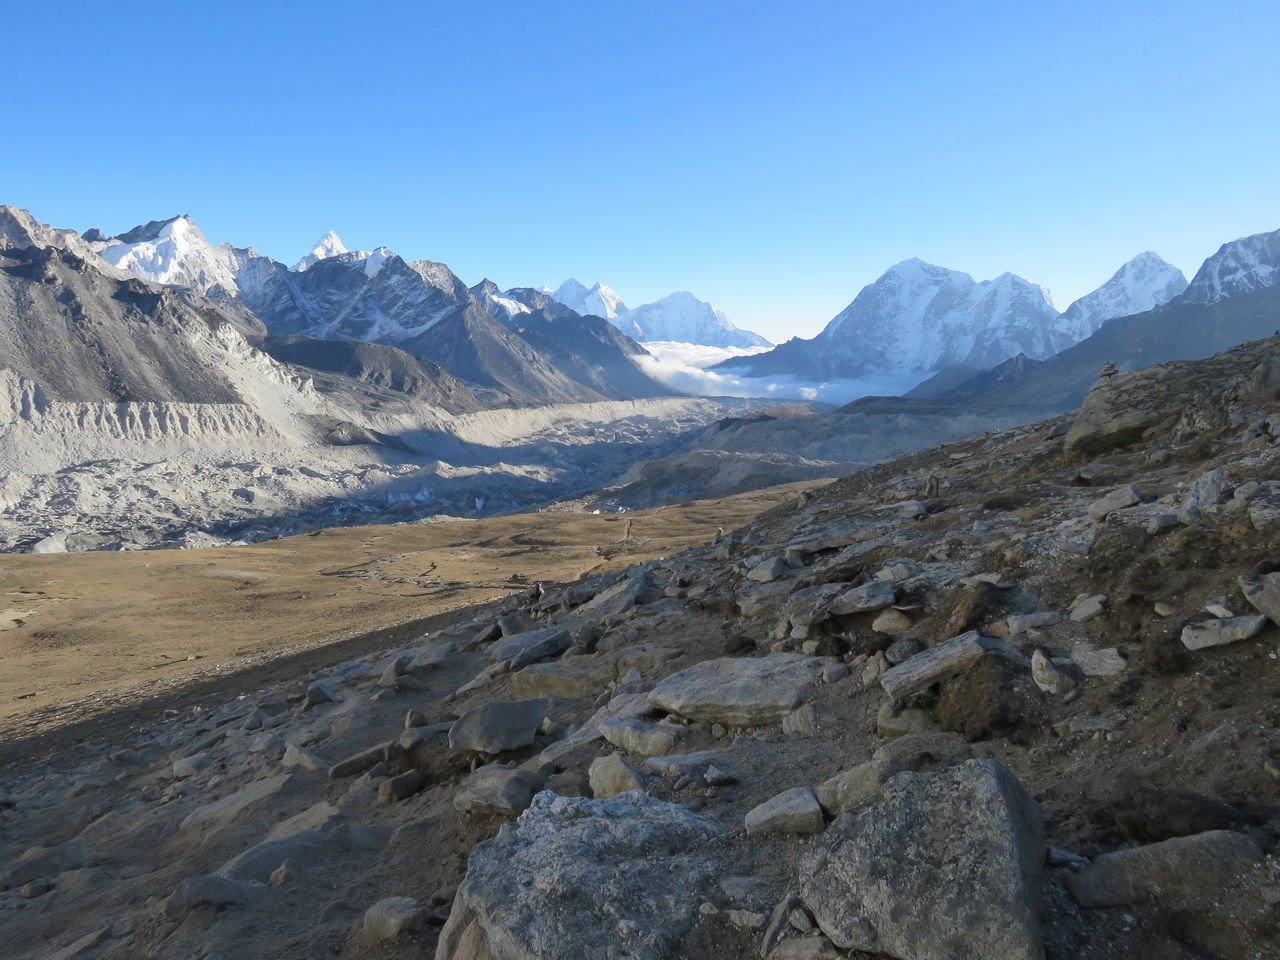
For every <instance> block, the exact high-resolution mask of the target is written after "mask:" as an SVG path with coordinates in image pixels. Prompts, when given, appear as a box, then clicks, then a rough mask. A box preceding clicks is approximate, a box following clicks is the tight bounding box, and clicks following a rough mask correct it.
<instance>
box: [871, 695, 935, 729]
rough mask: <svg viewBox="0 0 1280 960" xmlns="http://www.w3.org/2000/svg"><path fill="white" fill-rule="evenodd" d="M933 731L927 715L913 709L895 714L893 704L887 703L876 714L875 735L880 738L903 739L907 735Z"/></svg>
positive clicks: (931, 721) (931, 720)
mask: <svg viewBox="0 0 1280 960" xmlns="http://www.w3.org/2000/svg"><path fill="white" fill-rule="evenodd" d="M935 729H936V727H935V726H934V723H933V719H932V718H931V717H930V716H929V714H928V713H926V712H925V711H923V710H919V709H917V708H915V707H909V708H907V709H906V710H902V711H900V712H898V713H895V712H894V710H893V703H892V702H887V703H885V704H884V705H883V706H881V708H880V710H879V712H877V713H876V733H878V734H879V735H880V736H882V737H903V736H906V735H907V734H909V733H929V732H932V731H933V730H935Z"/></svg>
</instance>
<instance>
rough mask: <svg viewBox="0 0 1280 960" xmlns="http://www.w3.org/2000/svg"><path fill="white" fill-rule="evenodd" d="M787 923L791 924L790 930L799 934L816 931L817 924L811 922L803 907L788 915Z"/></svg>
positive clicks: (810, 917)
mask: <svg viewBox="0 0 1280 960" xmlns="http://www.w3.org/2000/svg"><path fill="white" fill-rule="evenodd" d="M787 922H788V923H790V924H791V927H792V929H794V930H798V931H800V932H801V933H808V932H809V931H811V930H816V929H817V924H815V923H814V922H813V916H812V915H811V914H810V913H809V911H808V910H806V909H805V908H804V907H796V908H795V909H794V910H792V911H791V912H790V913H788V914H787Z"/></svg>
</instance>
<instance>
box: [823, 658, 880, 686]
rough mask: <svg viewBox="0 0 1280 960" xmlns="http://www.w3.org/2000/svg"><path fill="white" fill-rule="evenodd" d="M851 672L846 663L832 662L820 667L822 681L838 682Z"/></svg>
mask: <svg viewBox="0 0 1280 960" xmlns="http://www.w3.org/2000/svg"><path fill="white" fill-rule="evenodd" d="M852 672H853V671H852V670H850V669H849V666H848V664H844V663H833V664H831V665H830V666H827V667H823V668H822V682H823V683H839V682H840V681H841V680H843V679H844V678H845V677H847V676H849V674H851V673H852ZM873 682H874V681H873Z"/></svg>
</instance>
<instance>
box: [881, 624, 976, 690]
mask: <svg viewBox="0 0 1280 960" xmlns="http://www.w3.org/2000/svg"><path fill="white" fill-rule="evenodd" d="M1000 646H1001V644H1000V641H998V640H993V639H990V638H989V637H984V636H982V635H980V634H979V633H978V631H976V630H970V631H969V632H968V633H962V634H960V636H958V637H952V638H951V639H950V640H944V641H943V642H942V643H940V644H938V645H937V646H936V647H930V648H929V649H928V650H924V651H922V652H921V653H917V654H916V655H915V656H914V657H910V658H909V659H907V660H904V661H902V663H900V664H898V665H897V666H896V667H890V668H889V669H888V670H886V671H885V672H884V674H883V675H881V677H880V686H881V687H883V688H884V692H885V693H887V694H889V696H891V697H894V698H898V697H905V696H908V695H909V694H912V693H915V692H917V691H919V690H924V689H925V688H926V687H931V686H933V684H935V683H937V682H938V681H939V680H944V679H946V678H947V677H949V676H952V675H953V674H956V673H960V672H961V671H962V670H965V669H967V668H968V667H971V666H973V664H975V663H977V662H978V660H979V659H981V657H982V655H983V654H985V653H986V652H987V651H988V650H996V649H999V648H1000Z"/></svg>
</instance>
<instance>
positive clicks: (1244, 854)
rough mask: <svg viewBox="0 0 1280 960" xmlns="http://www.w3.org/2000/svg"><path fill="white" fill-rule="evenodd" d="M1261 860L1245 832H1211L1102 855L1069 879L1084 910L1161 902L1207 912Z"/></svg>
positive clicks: (1258, 852)
mask: <svg viewBox="0 0 1280 960" xmlns="http://www.w3.org/2000/svg"><path fill="white" fill-rule="evenodd" d="M1261 860H1262V851H1261V850H1260V849H1258V845H1257V844H1256V843H1254V842H1253V841H1252V840H1251V839H1249V838H1248V837H1247V836H1245V835H1244V834H1242V833H1236V832H1235V831H1232V830H1211V831H1209V832H1207V833H1198V834H1195V835H1193V836H1190V837H1174V838H1173V839H1171V840H1165V841H1162V842H1161V843H1152V844H1148V845H1147V846H1144V847H1133V848H1130V849H1128V850H1116V851H1113V852H1112V853H1104V854H1103V855H1102V856H1100V857H1095V858H1094V860H1093V862H1092V863H1091V864H1089V866H1087V867H1085V868H1084V869H1083V870H1081V871H1080V872H1078V873H1073V874H1071V875H1069V876H1068V877H1067V888H1068V889H1069V890H1070V891H1071V895H1072V896H1073V897H1075V899H1076V901H1077V902H1078V903H1079V904H1080V905H1081V906H1083V907H1119V906H1129V905H1131V904H1141V903H1151V902H1156V901H1159V902H1162V903H1164V904H1166V905H1168V906H1177V907H1181V908H1183V909H1191V910H1196V909H1205V908H1206V907H1208V906H1209V905H1210V904H1211V903H1212V902H1213V900H1214V899H1215V898H1216V897H1217V896H1219V895H1220V894H1221V892H1222V890H1223V889H1224V888H1226V887H1229V886H1230V885H1231V883H1232V881H1234V880H1235V879H1236V878H1237V877H1238V876H1239V875H1240V874H1242V873H1243V872H1244V871H1246V870H1248V869H1249V868H1250V867H1251V866H1253V865H1254V864H1256V863H1258V862H1260V861H1261Z"/></svg>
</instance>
